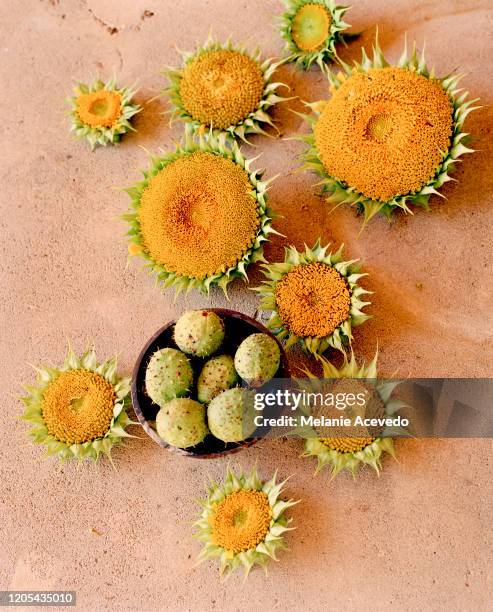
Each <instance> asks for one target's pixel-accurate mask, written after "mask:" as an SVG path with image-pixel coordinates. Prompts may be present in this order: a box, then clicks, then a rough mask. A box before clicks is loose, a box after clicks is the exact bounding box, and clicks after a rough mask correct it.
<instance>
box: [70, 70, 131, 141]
mask: <svg viewBox="0 0 493 612" xmlns="http://www.w3.org/2000/svg"><path fill="white" fill-rule="evenodd" d="M74 94H75V95H74V96H73V97H72V98H69V100H68V102H69V104H70V106H71V110H70V111H69V114H70V117H71V120H72V125H71V127H70V131H72V132H74V133H75V136H76V137H77V138H79V139H82V138H85V139H86V140H87V141H88V142H89V144H90V145H91V149H94V148H95V147H96V146H97V145H102V146H106V145H107V144H116V143H117V142H119V141H120V138H121V137H122V135H123V134H125V133H126V132H128V131H129V130H133V131H135V129H134V128H133V127H132V125H131V123H130V120H131V118H132V117H133V116H134V115H136V114H137V113H139V112H140V111H141V110H142V108H141V107H140V106H139V105H138V104H135V103H133V102H132V98H133V96H134V95H135V90H132V89H130V88H128V87H123V88H121V89H119V88H118V87H117V85H116V82H115V80H114V79H111V80H109V81H108V82H107V83H104V82H103V81H100V80H97V81H94V82H93V83H91V84H89V85H86V84H85V83H77V84H76V86H75V87H74Z"/></svg>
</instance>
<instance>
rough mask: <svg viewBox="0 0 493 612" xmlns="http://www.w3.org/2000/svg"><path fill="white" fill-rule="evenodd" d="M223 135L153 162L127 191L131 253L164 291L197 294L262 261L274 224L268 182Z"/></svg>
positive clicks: (242, 274)
mask: <svg viewBox="0 0 493 612" xmlns="http://www.w3.org/2000/svg"><path fill="white" fill-rule="evenodd" d="M261 177H262V174H261V173H260V172H257V171H252V170H251V169H250V161H249V160H246V159H245V158H244V157H243V155H242V154H241V152H240V150H239V148H238V146H237V145H236V143H233V145H232V146H231V147H229V146H227V144H226V137H225V136H224V134H223V135H222V136H219V137H216V136H215V135H214V134H212V133H209V136H208V138H207V139H206V138H204V137H201V138H200V139H199V140H198V142H197V141H196V140H194V138H193V136H192V134H191V132H190V131H189V130H187V133H186V139H185V143H184V145H182V146H179V147H178V148H177V149H176V151H175V152H174V153H169V154H165V155H163V156H161V157H153V158H152V167H151V169H150V170H149V171H147V172H145V173H144V180H143V181H141V182H139V183H137V185H135V186H134V187H131V188H129V189H127V190H126V191H127V193H128V194H129V195H130V197H131V198H132V208H131V211H130V212H129V213H128V214H127V215H125V217H124V218H125V220H127V221H128V222H129V223H130V230H129V232H128V236H129V239H130V247H129V252H130V254H132V255H138V256H140V257H143V258H144V259H145V260H146V261H147V265H148V267H149V268H150V270H151V271H152V272H154V273H155V274H156V276H157V278H158V280H159V281H161V282H162V283H163V284H164V286H165V287H168V286H170V285H174V286H175V288H176V291H177V293H178V292H180V291H181V290H187V291H188V290H190V289H192V288H195V289H199V290H201V291H202V292H205V293H208V292H209V289H210V287H211V286H214V285H218V286H220V287H221V288H222V289H223V290H224V291H225V292H226V287H227V285H228V283H229V282H231V281H232V280H233V279H234V278H238V277H243V278H244V279H245V280H248V278H247V275H246V267H247V266H248V265H249V264H250V263H253V262H255V261H259V260H262V261H263V255H262V244H263V242H264V241H265V240H267V236H268V234H269V233H271V232H273V231H274V230H273V229H272V227H271V213H270V211H269V209H268V208H267V204H266V202H267V193H266V192H267V186H268V182H266V181H262V180H261Z"/></svg>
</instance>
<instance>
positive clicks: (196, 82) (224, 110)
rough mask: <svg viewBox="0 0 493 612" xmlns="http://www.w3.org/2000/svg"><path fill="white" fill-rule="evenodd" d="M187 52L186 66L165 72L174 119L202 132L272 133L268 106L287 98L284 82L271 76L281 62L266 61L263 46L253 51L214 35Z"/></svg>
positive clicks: (238, 135) (240, 135)
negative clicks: (267, 129)
mask: <svg viewBox="0 0 493 612" xmlns="http://www.w3.org/2000/svg"><path fill="white" fill-rule="evenodd" d="M183 57H184V64H183V66H182V67H181V68H179V69H173V70H169V71H168V72H167V73H166V76H167V77H168V79H169V83H170V84H169V86H168V88H167V90H166V91H167V92H168V93H169V96H170V98H171V101H172V103H173V105H174V107H175V108H174V111H173V118H174V117H178V118H180V119H181V120H183V121H185V122H186V123H189V124H190V125H191V126H192V128H193V129H194V130H195V131H198V132H199V133H208V132H210V131H211V130H212V131H213V133H214V134H216V135H217V134H219V133H225V134H227V135H228V136H230V137H232V138H240V139H241V140H244V141H246V136H247V135H248V134H267V133H266V132H265V131H264V129H263V127H262V125H270V126H273V127H274V124H273V123H272V119H271V117H270V116H269V114H268V111H269V109H270V108H271V107H272V106H273V105H274V104H277V103H278V102H283V101H284V100H287V99H288V98H283V97H281V96H280V95H279V94H278V93H277V90H278V89H279V87H282V86H283V83H279V82H277V83H273V82H272V81H271V77H272V75H273V73H274V72H275V70H276V69H277V67H278V66H279V64H280V63H273V62H272V60H270V59H267V60H265V61H264V62H262V61H261V59H260V52H259V51H257V52H255V53H254V54H252V55H251V54H249V53H248V52H247V51H246V50H245V49H244V48H243V47H235V46H234V45H233V44H232V43H231V40H228V41H227V42H226V43H225V44H224V45H223V44H220V43H219V42H217V41H216V40H215V39H214V38H212V37H209V39H208V40H207V41H206V42H205V44H204V46H203V47H200V48H198V49H197V51H196V52H195V53H184V54H183ZM284 86H285V85H284ZM285 87H286V86H285Z"/></svg>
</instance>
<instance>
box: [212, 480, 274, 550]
mask: <svg viewBox="0 0 493 612" xmlns="http://www.w3.org/2000/svg"><path fill="white" fill-rule="evenodd" d="M271 519H272V510H271V507H270V504H269V498H268V497H267V495H266V494H265V493H263V492H262V491H251V490H246V489H241V490H239V491H235V492H234V493H231V494H230V495H228V496H227V497H225V498H224V499H223V500H222V501H221V502H219V503H218V504H217V507H216V508H215V511H214V514H213V515H212V516H211V518H210V522H211V527H212V541H213V542H214V544H215V545H216V546H220V547H221V548H224V549H225V550H228V551H233V552H235V553H240V552H242V551H246V550H250V549H252V548H255V547H256V546H257V544H259V543H260V542H262V541H263V540H264V539H265V536H266V535H267V533H268V531H269V527H270V522H271Z"/></svg>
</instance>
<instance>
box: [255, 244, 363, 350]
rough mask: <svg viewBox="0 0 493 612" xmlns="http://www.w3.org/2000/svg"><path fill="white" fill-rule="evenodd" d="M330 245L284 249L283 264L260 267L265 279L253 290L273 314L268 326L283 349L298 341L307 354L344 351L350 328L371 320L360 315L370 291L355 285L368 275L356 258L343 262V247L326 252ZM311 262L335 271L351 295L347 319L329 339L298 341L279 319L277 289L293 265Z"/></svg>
mask: <svg viewBox="0 0 493 612" xmlns="http://www.w3.org/2000/svg"><path fill="white" fill-rule="evenodd" d="M329 246H330V244H327V245H326V246H325V247H322V246H321V245H320V238H319V239H318V240H317V242H316V243H315V245H314V246H313V247H312V248H311V249H310V248H308V246H307V245H305V250H304V252H299V251H297V250H296V248H295V247H294V246H291V247H287V248H285V249H284V262H282V263H267V264H264V265H262V271H263V273H264V276H265V277H266V278H267V280H266V281H262V285H261V286H260V287H255V288H254V291H258V292H259V294H260V296H261V301H260V308H261V309H262V310H265V311H271V312H272V314H271V316H270V318H269V320H268V322H267V327H268V328H269V329H270V330H271V331H272V332H273V333H274V335H275V336H276V337H277V338H278V339H279V340H285V341H286V348H289V347H290V346H292V345H294V344H296V343H297V342H300V343H301V344H302V346H303V348H304V349H305V350H306V351H308V352H309V353H314V354H317V353H323V352H325V351H326V350H327V349H328V348H329V347H333V348H335V349H338V350H340V351H343V346H344V345H345V344H348V343H351V340H352V338H353V334H352V328H353V327H356V326H358V325H361V324H362V323H364V322H365V321H367V320H368V319H369V318H370V315H367V314H365V313H363V312H362V308H364V307H365V306H367V305H368V304H370V302H364V301H363V300H362V297H363V296H364V295H369V294H371V291H367V290H365V289H363V288H362V287H360V286H359V284H358V281H359V279H360V278H362V277H364V276H368V274H367V273H361V272H360V267H359V266H358V265H357V262H358V261H359V260H358V259H353V260H350V261H344V260H343V257H342V253H343V250H344V245H343V244H342V245H341V246H340V247H339V249H338V250H337V251H336V252H335V253H332V252H327V251H328V248H329ZM313 262H320V263H324V264H326V265H328V266H331V267H333V268H335V269H336V270H337V272H339V274H340V275H341V276H342V277H343V278H344V279H345V280H346V283H347V286H348V288H349V292H350V296H351V298H350V299H351V304H350V311H349V318H348V319H346V321H344V322H343V323H341V324H340V325H339V326H338V327H337V328H336V329H335V330H334V331H333V332H332V334H330V335H328V336H323V337H306V338H300V337H299V336H297V335H296V334H294V333H293V332H291V331H290V330H289V329H287V328H286V327H285V326H284V323H283V322H282V320H281V317H280V316H279V312H278V309H277V304H276V287H277V283H278V282H279V281H281V280H282V278H283V277H284V276H285V275H286V274H288V272H290V271H291V270H292V269H293V268H294V267H295V266H299V265H305V264H309V263H313Z"/></svg>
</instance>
